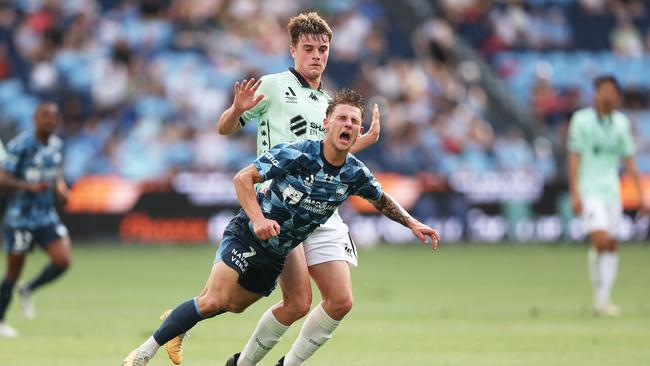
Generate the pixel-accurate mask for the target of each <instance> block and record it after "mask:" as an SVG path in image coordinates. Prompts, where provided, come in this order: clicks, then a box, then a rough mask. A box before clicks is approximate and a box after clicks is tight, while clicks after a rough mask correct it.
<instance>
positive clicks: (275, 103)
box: [166, 12, 380, 366]
mask: <svg viewBox="0 0 650 366" xmlns="http://www.w3.org/2000/svg"><path fill="white" fill-rule="evenodd" d="M287 31H288V33H289V40H290V42H291V46H290V49H289V50H290V52H291V57H292V58H293V59H294V68H291V69H289V70H288V71H285V72H281V73H277V74H271V75H265V76H263V77H262V78H261V80H259V81H257V82H255V81H254V80H244V81H243V82H242V83H241V84H240V83H237V84H235V93H234V100H233V104H232V106H231V107H230V108H228V110H226V111H225V112H224V113H223V115H222V116H221V118H220V119H219V124H218V128H219V132H220V133H222V134H226V135H229V134H232V133H235V132H237V131H238V130H239V129H240V128H241V127H242V126H243V125H244V124H245V123H251V122H253V121H255V120H258V124H257V155H261V154H263V153H264V152H265V151H267V150H268V149H270V148H271V147H272V146H275V145H277V144H279V143H287V142H294V141H296V140H306V139H309V140H321V139H323V137H324V136H325V129H324V128H323V119H324V118H325V111H326V110H327V106H328V102H329V100H330V99H331V98H330V96H329V95H328V94H327V93H326V92H325V91H324V90H323V89H322V88H321V77H322V75H323V73H324V71H325V68H326V67H327V60H328V58H329V49H330V41H331V40H332V36H333V34H332V30H331V29H330V27H329V25H328V24H327V22H326V21H325V20H324V19H323V18H321V17H320V16H318V14H316V13H313V12H312V13H303V14H299V15H298V16H296V17H293V18H292V19H291V20H289V24H288V25H287ZM379 133H380V122H379V109H378V108H377V107H376V106H375V109H374V111H373V115H372V123H371V125H370V129H369V130H368V132H367V133H364V134H362V135H360V136H359V138H358V139H357V141H356V143H355V144H354V145H353V146H352V148H351V149H350V152H351V153H353V154H354V153H356V152H358V151H360V150H362V149H364V148H366V147H368V146H369V145H371V144H374V143H375V142H377V139H378V138H379ZM267 183H268V182H267ZM267 186H268V184H266V185H262V186H258V190H259V189H264V188H266V187H267ZM350 266H355V267H356V266H357V251H356V248H355V247H354V243H353V242H352V239H351V236H350V234H349V229H348V226H347V225H346V224H345V223H344V222H343V220H342V219H341V217H340V216H339V214H338V211H335V212H334V213H333V214H332V216H331V217H330V218H329V220H327V222H325V223H324V224H323V225H321V226H320V227H318V228H317V229H316V230H314V232H313V233H312V234H311V235H309V237H308V238H307V239H305V241H304V242H303V244H301V245H298V246H297V247H296V248H294V249H293V250H292V251H291V252H290V253H289V255H288V256H287V260H286V262H285V266H284V270H283V271H282V274H281V275H280V280H279V283H280V288H281V289H282V300H281V301H280V302H278V303H276V304H274V305H273V306H271V308H270V309H268V310H267V311H266V312H265V313H264V314H263V315H262V317H261V318H260V320H259V321H258V323H257V326H256V327H255V330H254V331H253V333H252V334H251V336H250V337H249V339H248V341H247V342H246V344H245V346H244V348H243V349H242V350H241V352H238V353H236V354H234V355H233V356H232V357H231V358H230V359H229V360H228V361H227V362H226V365H227V366H235V365H237V366H251V365H255V364H257V363H258V362H260V361H261V360H262V359H263V358H264V357H265V355H266V354H267V353H268V352H269V351H270V350H271V349H272V348H273V347H274V346H275V345H276V344H277V343H278V342H279V341H280V338H281V337H282V335H283V334H284V333H285V332H286V331H287V329H288V328H289V326H291V324H293V323H294V322H295V321H297V320H298V319H300V318H302V317H303V316H305V315H306V314H307V313H308V312H309V309H310V307H311V302H312V292H311V283H310V281H309V277H310V275H311V277H312V278H313V279H314V282H316V285H317V286H318V288H319V290H320V293H321V297H322V301H321V302H320V304H318V305H317V306H316V307H315V308H314V309H313V310H312V312H311V313H310V315H309V316H308V317H307V319H306V320H305V322H304V323H303V325H302V329H301V331H300V334H299V335H298V337H297V338H296V340H295V341H294V343H293V345H292V347H291V350H290V351H289V352H288V353H287V355H286V359H285V364H288V365H297V364H300V363H302V362H303V361H304V360H306V359H308V358H309V357H311V356H312V355H313V354H314V352H316V350H317V349H318V348H317V347H314V344H313V343H311V342H309V340H310V339H311V338H312V336H321V335H322V334H324V333H326V334H327V335H328V338H329V337H331V336H332V334H333V332H334V330H335V329H336V328H337V327H338V326H339V324H340V323H341V321H342V320H343V319H344V317H345V316H346V314H348V312H350V310H351V309H352V303H353V296H352V280H351V276H350ZM322 313H326V314H327V316H328V317H330V318H332V319H333V320H332V321H331V322H327V323H326V325H327V326H326V327H325V326H323V324H324V323H323V322H320V320H319V319H320V315H319V314H322ZM181 342H182V339H181V338H176V339H174V340H172V341H171V342H170V343H169V344H168V345H167V346H166V347H167V351H168V354H169V357H170V358H171V359H172V360H173V361H174V360H177V361H178V360H180V359H181V356H182V353H181V352H179V350H180V347H179V346H178V344H179V343H181ZM321 345H322V343H321ZM174 362H176V361H174Z"/></svg>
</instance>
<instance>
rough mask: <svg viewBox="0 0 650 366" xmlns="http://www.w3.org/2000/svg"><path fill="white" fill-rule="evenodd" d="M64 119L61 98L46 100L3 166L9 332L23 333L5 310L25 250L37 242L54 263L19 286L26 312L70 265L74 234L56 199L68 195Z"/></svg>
mask: <svg viewBox="0 0 650 366" xmlns="http://www.w3.org/2000/svg"><path fill="white" fill-rule="evenodd" d="M59 119H60V118H59V110H58V107H57V106H56V104H54V103H41V104H40V105H39V106H38V108H37V109H36V112H35V114H34V130H33V131H25V132H23V133H22V134H20V135H18V136H16V137H15V138H14V139H12V140H11V141H10V142H9V143H8V144H7V157H6V159H5V160H4V161H3V163H2V169H0V188H2V190H3V191H5V192H6V191H9V192H10V196H9V197H8V202H7V209H6V213H5V219H4V238H3V239H4V247H5V250H6V253H7V272H6V273H5V276H4V279H3V280H2V285H0V335H3V336H5V337H16V336H17V335H18V332H17V331H16V330H15V329H13V328H12V327H11V326H10V325H9V324H7V322H6V321H5V315H6V311H7V307H8V306H9V302H10V301H11V297H12V291H13V288H14V286H15V284H16V281H17V280H18V277H19V276H20V273H21V270H22V268H23V264H24V262H25V256H26V254H27V252H29V251H30V250H31V249H32V248H33V246H34V244H38V245H40V246H41V247H42V248H43V249H44V250H45V252H46V253H47V255H48V256H49V258H50V263H48V264H47V265H46V266H45V268H43V270H42V271H41V272H40V273H39V274H38V275H37V276H36V277H35V278H34V279H32V280H31V281H29V282H27V283H25V284H22V285H20V286H19V287H18V295H19V297H20V300H21V301H20V302H21V306H22V310H23V313H24V315H25V317H27V318H30V319H31V318H33V317H34V315H35V312H34V307H33V303H32V299H31V297H32V293H33V292H34V291H35V290H37V289H39V288H40V287H41V286H43V285H45V284H47V283H50V282H51V281H53V280H55V279H56V278H58V277H59V276H61V274H63V272H65V270H66V269H67V268H68V267H69V266H70V261H71V249H70V239H69V238H68V233H67V229H66V228H65V226H63V225H62V224H61V221H60V220H59V215H58V214H57V211H56V208H55V205H56V200H57V199H59V200H62V201H64V200H65V198H66V195H67V187H66V185H65V183H64V181H63V178H62V177H61V171H60V168H61V161H62V154H61V149H62V145H63V143H62V141H61V139H60V138H58V137H57V136H55V135H54V132H55V131H56V129H57V126H58V124H59Z"/></svg>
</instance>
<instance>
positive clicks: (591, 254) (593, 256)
mask: <svg viewBox="0 0 650 366" xmlns="http://www.w3.org/2000/svg"><path fill="white" fill-rule="evenodd" d="M599 259H600V255H599V254H598V250H596V248H594V247H589V251H588V252H587V265H588V266H587V267H588V268H589V278H590V280H591V288H592V290H593V294H594V300H595V301H597V299H598V296H597V294H598V289H599V288H600V268H599V265H598V263H599Z"/></svg>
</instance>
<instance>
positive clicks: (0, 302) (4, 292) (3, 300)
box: [0, 278, 16, 321]
mask: <svg viewBox="0 0 650 366" xmlns="http://www.w3.org/2000/svg"><path fill="white" fill-rule="evenodd" d="M15 284H16V281H12V280H9V279H7V278H5V279H3V280H2V285H0V321H2V320H4V318H5V312H6V311H7V307H8V306H9V302H10V301H11V293H12V292H13V289H14V285H15Z"/></svg>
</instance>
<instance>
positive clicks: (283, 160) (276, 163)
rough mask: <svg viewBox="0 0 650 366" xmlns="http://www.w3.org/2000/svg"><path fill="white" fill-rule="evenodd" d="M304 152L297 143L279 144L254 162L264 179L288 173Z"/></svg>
mask: <svg viewBox="0 0 650 366" xmlns="http://www.w3.org/2000/svg"><path fill="white" fill-rule="evenodd" d="M302 154H303V152H302V150H300V149H299V148H298V147H296V146H295V144H288V143H284V144H278V145H276V146H274V147H273V148H271V149H270V150H267V151H266V152H265V153H264V154H262V155H260V157H258V158H257V159H256V160H255V162H254V164H255V168H257V171H258V172H259V173H260V176H262V180H263V181H267V180H271V179H273V178H275V177H281V176H284V175H287V173H289V172H290V171H291V169H292V168H293V167H294V166H295V165H296V164H297V161H298V158H299V157H300V156H301V155H302Z"/></svg>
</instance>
